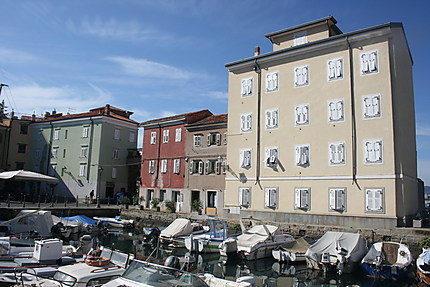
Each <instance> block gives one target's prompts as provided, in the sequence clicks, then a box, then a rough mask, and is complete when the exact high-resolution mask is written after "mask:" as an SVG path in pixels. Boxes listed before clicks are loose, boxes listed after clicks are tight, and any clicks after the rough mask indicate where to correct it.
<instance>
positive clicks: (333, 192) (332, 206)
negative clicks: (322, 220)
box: [329, 189, 336, 210]
mask: <svg viewBox="0 0 430 287" xmlns="http://www.w3.org/2000/svg"><path fill="white" fill-rule="evenodd" d="M329 206H330V210H335V209H336V189H330V192H329Z"/></svg>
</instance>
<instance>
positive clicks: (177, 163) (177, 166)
mask: <svg viewBox="0 0 430 287" xmlns="http://www.w3.org/2000/svg"><path fill="white" fill-rule="evenodd" d="M180 172H181V160H180V159H178V158H177V159H175V160H174V161H173V173H176V174H179V173H180Z"/></svg>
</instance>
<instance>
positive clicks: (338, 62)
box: [336, 59, 342, 78]
mask: <svg viewBox="0 0 430 287" xmlns="http://www.w3.org/2000/svg"><path fill="white" fill-rule="evenodd" d="M340 77H342V59H338V60H336V78H340Z"/></svg>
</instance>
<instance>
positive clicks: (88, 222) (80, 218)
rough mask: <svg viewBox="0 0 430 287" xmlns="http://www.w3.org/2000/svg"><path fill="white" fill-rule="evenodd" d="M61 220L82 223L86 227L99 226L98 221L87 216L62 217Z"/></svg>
mask: <svg viewBox="0 0 430 287" xmlns="http://www.w3.org/2000/svg"><path fill="white" fill-rule="evenodd" d="M60 218H61V219H64V220H67V221H71V222H81V223H82V224H83V225H84V226H88V225H96V224H97V220H95V219H92V218H89V217H88V216H85V215H75V216H69V217H60Z"/></svg>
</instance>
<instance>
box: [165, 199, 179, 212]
mask: <svg viewBox="0 0 430 287" xmlns="http://www.w3.org/2000/svg"><path fill="white" fill-rule="evenodd" d="M164 204H165V205H166V209H167V211H168V212H170V213H175V212H176V204H175V202H174V201H172V200H168V201H165V202H164Z"/></svg>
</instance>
